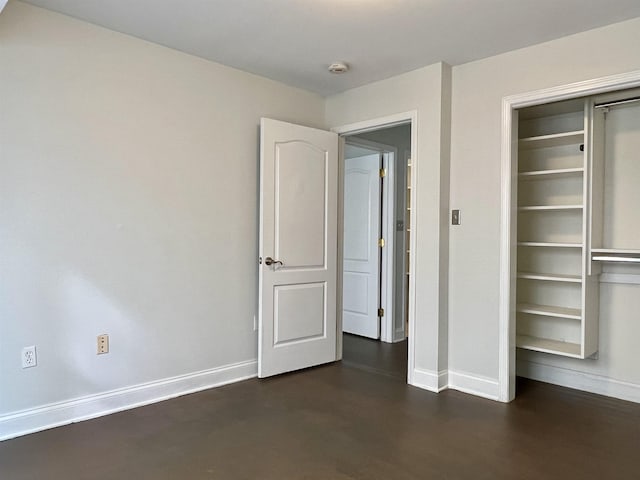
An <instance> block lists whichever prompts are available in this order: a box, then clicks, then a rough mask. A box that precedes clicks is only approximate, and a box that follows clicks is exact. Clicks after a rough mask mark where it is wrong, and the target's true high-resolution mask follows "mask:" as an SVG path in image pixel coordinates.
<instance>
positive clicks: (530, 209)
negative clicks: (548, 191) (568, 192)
mask: <svg viewBox="0 0 640 480" xmlns="http://www.w3.org/2000/svg"><path fill="white" fill-rule="evenodd" d="M518 210H520V211H521V212H542V211H559V210H582V205H525V206H522V207H518Z"/></svg>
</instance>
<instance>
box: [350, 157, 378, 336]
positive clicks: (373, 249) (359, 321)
mask: <svg viewBox="0 0 640 480" xmlns="http://www.w3.org/2000/svg"><path fill="white" fill-rule="evenodd" d="M381 164H382V156H381V155H380V154H379V153H376V154H372V155H365V156H362V157H357V158H351V159H345V173H344V244H343V246H344V263H343V277H342V285H343V288H342V308H343V311H342V330H343V331H344V332H347V333H354V334H356V335H362V336H364V337H369V338H375V339H378V338H380V318H379V317H378V307H379V305H380V247H379V245H378V240H379V239H380V238H381V237H380V229H381V222H380V173H379V172H380V166H381Z"/></svg>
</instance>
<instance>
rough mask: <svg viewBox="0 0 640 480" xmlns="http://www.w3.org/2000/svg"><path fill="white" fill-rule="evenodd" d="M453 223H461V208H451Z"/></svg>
mask: <svg viewBox="0 0 640 480" xmlns="http://www.w3.org/2000/svg"><path fill="white" fill-rule="evenodd" d="M451 225H460V210H451Z"/></svg>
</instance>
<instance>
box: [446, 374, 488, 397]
mask: <svg viewBox="0 0 640 480" xmlns="http://www.w3.org/2000/svg"><path fill="white" fill-rule="evenodd" d="M449 388H451V389H452V390H458V391H460V392H464V393H469V394H471V395H476V396H478V397H483V398H488V399H490V400H498V399H499V394H500V385H499V383H498V381H497V380H494V379H492V378H486V377H481V376H479V375H472V374H470V373H466V372H456V371H454V370H449Z"/></svg>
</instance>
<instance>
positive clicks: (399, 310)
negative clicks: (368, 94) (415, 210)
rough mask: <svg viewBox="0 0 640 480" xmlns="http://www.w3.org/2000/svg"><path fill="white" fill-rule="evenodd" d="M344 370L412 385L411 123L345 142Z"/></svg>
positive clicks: (347, 137)
mask: <svg viewBox="0 0 640 480" xmlns="http://www.w3.org/2000/svg"><path fill="white" fill-rule="evenodd" d="M344 140H345V145H344V148H343V159H344V164H343V175H342V188H343V202H342V205H343V208H342V212H343V229H342V238H341V240H342V242H341V243H342V246H343V249H342V265H341V272H342V312H341V313H342V344H343V352H342V353H343V355H342V359H343V362H345V363H346V364H348V365H350V366H354V367H358V368H362V369H365V370H368V371H371V372H374V373H380V374H384V375H388V376H394V377H398V378H403V379H406V378H407V363H408V362H407V359H408V344H409V342H408V340H407V337H408V334H409V279H410V273H411V269H410V258H411V242H410V236H411V228H410V226H411V123H410V122H409V123H402V124H395V125H392V126H384V127H380V128H377V129H373V130H369V131H366V132H358V133H353V134H347V135H344Z"/></svg>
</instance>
